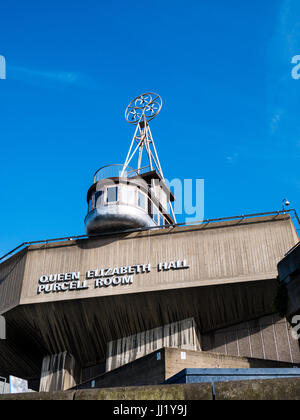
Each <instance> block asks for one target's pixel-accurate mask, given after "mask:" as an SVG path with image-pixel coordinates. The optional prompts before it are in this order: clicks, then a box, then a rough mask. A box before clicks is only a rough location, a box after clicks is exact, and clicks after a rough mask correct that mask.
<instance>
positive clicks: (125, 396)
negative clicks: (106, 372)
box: [0, 383, 212, 401]
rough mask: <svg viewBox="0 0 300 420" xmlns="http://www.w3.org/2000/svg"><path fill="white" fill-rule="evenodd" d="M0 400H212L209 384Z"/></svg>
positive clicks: (16, 397) (35, 395)
mask: <svg viewBox="0 0 300 420" xmlns="http://www.w3.org/2000/svg"><path fill="white" fill-rule="evenodd" d="M2 400H37V401H38V400H53V401H54V400H78V401H80V400H88V401H92V400H94V401H95V400H98V401H105V400H107V401H108V400H111V401H112V400H118V401H122V400H128V401H130V400H131V401H134V400H137V401H143V400H146V401H147V400H148V401H150V400H156V401H176V400H177V401H179V400H181V401H186V400H202V401H203V400H212V387H211V384H209V383H208V384H184V385H159V386H158V385H157V386H139V387H126V388H125V387H124V388H102V389H85V390H79V391H65V392H49V393H45V392H41V393H30V394H14V395H12V394H10V395H0V401H2Z"/></svg>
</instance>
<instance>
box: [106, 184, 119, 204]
mask: <svg viewBox="0 0 300 420" xmlns="http://www.w3.org/2000/svg"><path fill="white" fill-rule="evenodd" d="M106 194H107V195H106V202H107V203H115V202H116V201H118V187H108V188H107V193H106Z"/></svg>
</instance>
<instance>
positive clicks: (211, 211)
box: [0, 0, 300, 254]
mask: <svg viewBox="0 0 300 420" xmlns="http://www.w3.org/2000/svg"><path fill="white" fill-rule="evenodd" d="M299 17H300V3H299V1H298V0H251V1H240V0H227V1H225V0H214V1H209V2H208V1H206V0H191V1H189V2H186V3H183V2H182V1H178V0H172V1H169V0H160V1H158V0H152V1H151V2H149V1H144V0H139V1H137V0H132V1H131V2H130V3H129V2H125V1H121V0H112V1H110V2H106V1H102V0H100V1H99V0H97V1H96V0H86V1H85V2H82V1H77V0H73V1H66V0H60V1H58V0H52V1H51V2H47V1H46V2H40V1H31V0H28V1H26V2H24V1H14V0H10V1H9V2H3V4H2V5H1V12H0V54H1V55H3V56H5V58H6V62H7V79H6V80H0V98H1V100H0V123H1V124H0V127H1V131H0V142H1V166H0V188H1V203H2V205H1V208H0V254H3V253H4V252H6V251H8V250H10V249H11V248H13V247H14V246H16V245H17V244H19V243H20V242H23V241H29V240H36V239H42V238H49V237H58V236H65V235H75V234H83V233H84V224H83V220H84V216H85V214H86V210H87V207H86V192H87V190H88V188H89V186H90V185H91V183H92V176H93V173H94V172H95V170H96V169H97V168H99V167H100V166H103V165H106V164H109V163H121V162H123V161H124V160H125V157H126V154H127V151H128V147H129V144H130V141H131V137H132V135H133V131H132V130H133V127H132V126H130V125H129V124H128V123H126V121H125V119H124V111H125V108H126V106H127V104H128V103H129V101H130V100H131V99H133V98H134V97H135V96H137V95H138V94H140V93H143V92H144V91H154V92H158V93H159V94H160V95H161V96H162V98H163V100H164V105H163V109H162V112H161V113H160V115H159V117H157V118H156V119H155V120H154V121H153V123H152V125H151V128H152V133H153V135H154V138H155V141H156V145H157V148H158V152H159V156H160V160H161V163H162V166H163V170H164V173H165V175H166V177H167V178H168V179H173V178H181V179H184V178H193V179H196V178H204V179H205V217H206V218H214V217H223V216H231V215H237V214H245V213H251V212H260V211H261V212H264V211H272V210H277V209H281V201H282V199H283V198H285V197H287V198H288V199H289V200H290V201H291V203H292V206H293V207H295V208H296V209H298V210H300V199H299V192H300V178H299V158H300V119H299V112H300V103H299V102H300V95H299V92H300V80H294V79H292V77H291V71H292V68H293V65H292V64H291V60H292V57H293V56H295V55H297V54H300V24H299V23H298V22H299V21H300V19H299ZM183 218H184V216H183V217H182V218H179V220H180V221H181V220H183Z"/></svg>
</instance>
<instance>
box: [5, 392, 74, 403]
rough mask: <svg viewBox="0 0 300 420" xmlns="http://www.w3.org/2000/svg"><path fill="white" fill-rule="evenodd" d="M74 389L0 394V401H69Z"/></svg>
mask: <svg viewBox="0 0 300 420" xmlns="http://www.w3.org/2000/svg"><path fill="white" fill-rule="evenodd" d="M74 396H75V391H56V392H29V393H26V394H4V395H0V401H16V400H17V401H63V400H66V401H71V400H74Z"/></svg>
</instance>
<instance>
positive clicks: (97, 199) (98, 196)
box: [95, 190, 103, 207]
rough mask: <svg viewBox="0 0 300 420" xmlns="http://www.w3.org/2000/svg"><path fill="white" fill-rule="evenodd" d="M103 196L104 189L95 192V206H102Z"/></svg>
mask: <svg viewBox="0 0 300 420" xmlns="http://www.w3.org/2000/svg"><path fill="white" fill-rule="evenodd" d="M102 196H103V190H102V191H96V192H95V207H97V205H98V206H101V204H102V202H101V201H102V200H101V197H102Z"/></svg>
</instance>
